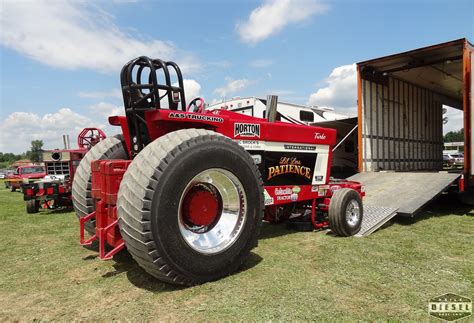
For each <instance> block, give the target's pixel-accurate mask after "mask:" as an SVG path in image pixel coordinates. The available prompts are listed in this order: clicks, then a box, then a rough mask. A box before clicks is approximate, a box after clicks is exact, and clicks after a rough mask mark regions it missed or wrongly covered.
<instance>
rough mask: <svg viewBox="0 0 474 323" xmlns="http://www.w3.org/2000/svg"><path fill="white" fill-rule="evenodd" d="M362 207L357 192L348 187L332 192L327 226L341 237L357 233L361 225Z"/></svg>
mask: <svg viewBox="0 0 474 323" xmlns="http://www.w3.org/2000/svg"><path fill="white" fill-rule="evenodd" d="M363 216H364V208H363V205H362V199H361V198H360V195H359V193H357V192H356V191H355V190H353V189H350V188H342V189H339V190H337V191H335V192H334V194H333V195H332V198H331V201H330V202H329V227H330V228H331V231H332V232H334V233H335V234H337V235H338V236H342V237H349V236H353V235H355V234H357V233H358V232H359V231H360V227H361V225H362V218H363Z"/></svg>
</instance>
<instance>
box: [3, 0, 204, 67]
mask: <svg viewBox="0 0 474 323" xmlns="http://www.w3.org/2000/svg"><path fill="white" fill-rule="evenodd" d="M1 6H2V13H1V15H0V27H1V28H0V29H1V31H0V43H1V44H2V45H3V46H5V47H8V48H10V49H13V50H15V51H17V52H19V53H20V54H22V55H24V56H27V57H29V58H31V59H33V60H36V61H38V62H41V63H43V64H46V65H49V66H53V67H57V68H62V69H69V70H74V69H79V68H87V69H92V70H98V71H101V72H106V73H109V72H112V73H118V71H120V68H121V67H122V66H123V65H124V64H125V63H126V62H127V61H129V60H130V59H132V58H135V57H137V56H141V55H147V56H150V57H159V58H161V59H164V60H169V59H176V60H177V61H178V64H180V65H181V68H182V69H183V70H185V71H186V70H187V71H189V70H191V69H196V68H197V66H198V64H197V62H196V60H195V59H194V58H193V57H192V56H190V55H187V54H185V53H183V52H182V51H180V50H179V49H178V48H176V47H175V45H174V44H172V43H171V42H166V41H162V40H158V39H152V40H141V39H138V38H136V37H133V36H131V35H128V34H126V33H125V32H123V31H121V30H120V28H119V27H118V26H117V25H116V24H115V22H114V20H113V17H112V16H111V15H110V14H107V13H106V12H105V11H103V10H101V9H100V8H99V7H98V5H97V4H94V3H91V2H83V1H54V2H46V1H2V5H1Z"/></svg>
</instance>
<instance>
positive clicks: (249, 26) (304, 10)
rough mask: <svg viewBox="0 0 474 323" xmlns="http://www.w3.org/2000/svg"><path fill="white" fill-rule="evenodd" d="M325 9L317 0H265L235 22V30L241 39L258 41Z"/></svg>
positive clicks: (252, 41) (248, 41) (247, 41)
mask: <svg viewBox="0 0 474 323" xmlns="http://www.w3.org/2000/svg"><path fill="white" fill-rule="evenodd" d="M326 9H327V6H326V5H324V4H322V3H320V2H319V1H318V0H266V1H265V2H264V3H263V4H262V5H261V6H259V7H257V8H255V9H254V10H252V12H251V13H250V15H249V17H248V19H247V20H246V21H243V22H242V21H240V22H238V23H237V25H236V31H237V33H238V34H239V36H240V39H241V40H242V41H244V42H246V43H258V42H260V41H262V40H264V39H266V38H268V37H270V36H271V35H272V34H275V33H278V32H280V31H281V30H282V29H283V28H284V27H286V26H287V25H290V24H295V23H299V22H303V21H305V20H307V19H309V18H310V17H311V16H313V15H315V14H318V13H324V12H325V11H326Z"/></svg>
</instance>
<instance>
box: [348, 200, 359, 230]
mask: <svg viewBox="0 0 474 323" xmlns="http://www.w3.org/2000/svg"><path fill="white" fill-rule="evenodd" d="M359 220H360V207H359V203H357V201H356V200H351V201H350V202H349V204H348V205H347V208H346V222H347V224H348V225H349V226H351V227H355V226H356V225H357V224H358V223H359Z"/></svg>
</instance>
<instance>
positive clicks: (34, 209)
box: [26, 200, 40, 214]
mask: <svg viewBox="0 0 474 323" xmlns="http://www.w3.org/2000/svg"><path fill="white" fill-rule="evenodd" d="M39 208H40V201H37V200H28V201H26V213H28V214H33V213H38V211H39Z"/></svg>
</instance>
